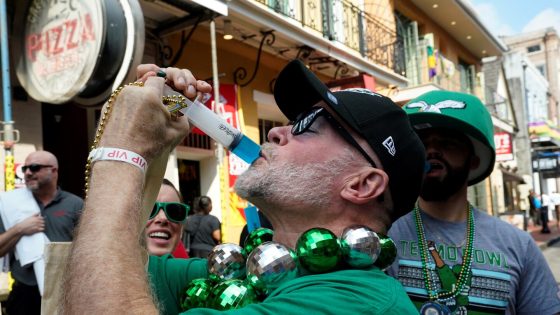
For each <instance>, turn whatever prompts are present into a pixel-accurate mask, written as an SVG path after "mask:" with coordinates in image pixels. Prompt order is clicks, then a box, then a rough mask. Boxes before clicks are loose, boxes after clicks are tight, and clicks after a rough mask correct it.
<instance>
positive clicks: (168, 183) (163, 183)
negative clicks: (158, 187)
mask: <svg viewBox="0 0 560 315" xmlns="http://www.w3.org/2000/svg"><path fill="white" fill-rule="evenodd" d="M161 184H162V185H166V186H169V187H171V188H173V190H175V192H176V193H177V196H178V197H179V201H180V202H181V203H184V202H185V201H184V199H183V195H181V192H180V191H179V190H177V188H175V185H173V183H172V182H171V181H170V180H169V179H167V178H164V179H163V181H162V183H161Z"/></svg>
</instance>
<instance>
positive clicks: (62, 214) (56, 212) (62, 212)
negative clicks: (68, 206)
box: [53, 210, 66, 218]
mask: <svg viewBox="0 0 560 315" xmlns="http://www.w3.org/2000/svg"><path fill="white" fill-rule="evenodd" d="M65 214H66V210H57V211H55V212H53V215H54V216H55V217H57V218H59V217H63V216H64V215H65Z"/></svg>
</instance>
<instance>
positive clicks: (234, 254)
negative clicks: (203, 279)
mask: <svg viewBox="0 0 560 315" xmlns="http://www.w3.org/2000/svg"><path fill="white" fill-rule="evenodd" d="M245 273H246V272H245V256H244V255H243V248H241V246H239V245H237V244H229V243H225V244H220V245H217V246H214V248H213V249H212V251H211V252H210V254H209V255H208V274H209V278H210V279H212V280H213V281H219V280H229V279H243V278H245Z"/></svg>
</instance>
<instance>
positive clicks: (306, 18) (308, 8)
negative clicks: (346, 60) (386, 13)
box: [255, 0, 402, 73]
mask: <svg viewBox="0 0 560 315" xmlns="http://www.w3.org/2000/svg"><path fill="white" fill-rule="evenodd" d="M255 1H256V2H259V3H262V4H264V5H266V6H267V7H269V8H270V9H272V10H274V11H275V12H277V13H279V14H282V15H284V16H286V17H288V18H291V19H294V20H295V21H297V22H299V23H301V25H302V26H303V27H307V28H309V29H312V30H314V31H317V32H318V35H320V36H323V37H324V38H327V39H329V40H331V41H337V42H340V43H342V44H343V45H345V46H347V47H348V48H350V49H352V50H354V51H356V52H358V53H359V54H360V55H361V56H362V57H364V58H366V59H368V60H370V61H371V62H372V63H374V64H377V65H383V66H386V67H387V68H390V69H392V70H394V71H395V72H396V73H401V72H402V71H401V70H402V69H401V68H402V60H400V59H402V58H399V52H400V51H401V50H400V49H397V47H398V46H399V44H400V41H398V40H397V33H396V32H395V31H394V30H393V29H391V28H390V26H388V25H385V24H383V23H382V22H380V21H379V20H377V19H375V18H374V17H373V16H371V15H370V14H368V13H367V12H365V11H364V10H362V9H361V8H359V7H358V6H356V5H355V4H353V3H352V2H350V1H348V0H321V1H306V0H255Z"/></svg>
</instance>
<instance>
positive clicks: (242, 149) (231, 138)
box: [179, 98, 261, 164]
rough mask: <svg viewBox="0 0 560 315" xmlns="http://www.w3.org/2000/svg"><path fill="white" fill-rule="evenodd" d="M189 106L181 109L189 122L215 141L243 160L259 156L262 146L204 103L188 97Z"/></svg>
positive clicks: (251, 161) (250, 160)
mask: <svg viewBox="0 0 560 315" xmlns="http://www.w3.org/2000/svg"><path fill="white" fill-rule="evenodd" d="M184 101H185V103H187V105H188V106H187V107H185V108H182V109H180V110H179V111H180V112H181V113H183V114H185V115H186V116H187V118H188V119H189V122H191V123H192V124H193V125H195V126H196V127H198V128H199V129H200V130H202V131H203V132H204V133H206V134H207V135H208V136H210V137H211V138H212V139H214V140H215V141H217V142H219V143H221V144H222V145H223V146H224V147H225V148H226V149H228V150H229V151H231V152H233V153H234V154H235V155H237V156H238V157H240V158H241V159H242V160H243V161H245V162H247V163H249V164H251V163H253V161H255V160H256V159H258V158H259V153H260V150H261V147H260V146H259V145H258V144H256V143H255V142H253V140H251V139H249V138H248V137H247V136H245V135H244V134H243V133H241V131H239V130H237V129H235V128H234V127H233V126H232V125H230V124H229V123H227V122H226V121H225V120H224V119H222V118H221V117H220V116H218V115H217V114H216V113H214V112H213V111H211V110H210V109H208V107H206V106H204V104H202V103H200V102H199V101H197V100H195V101H194V102H193V101H191V100H189V99H188V98H185V99H184Z"/></svg>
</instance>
